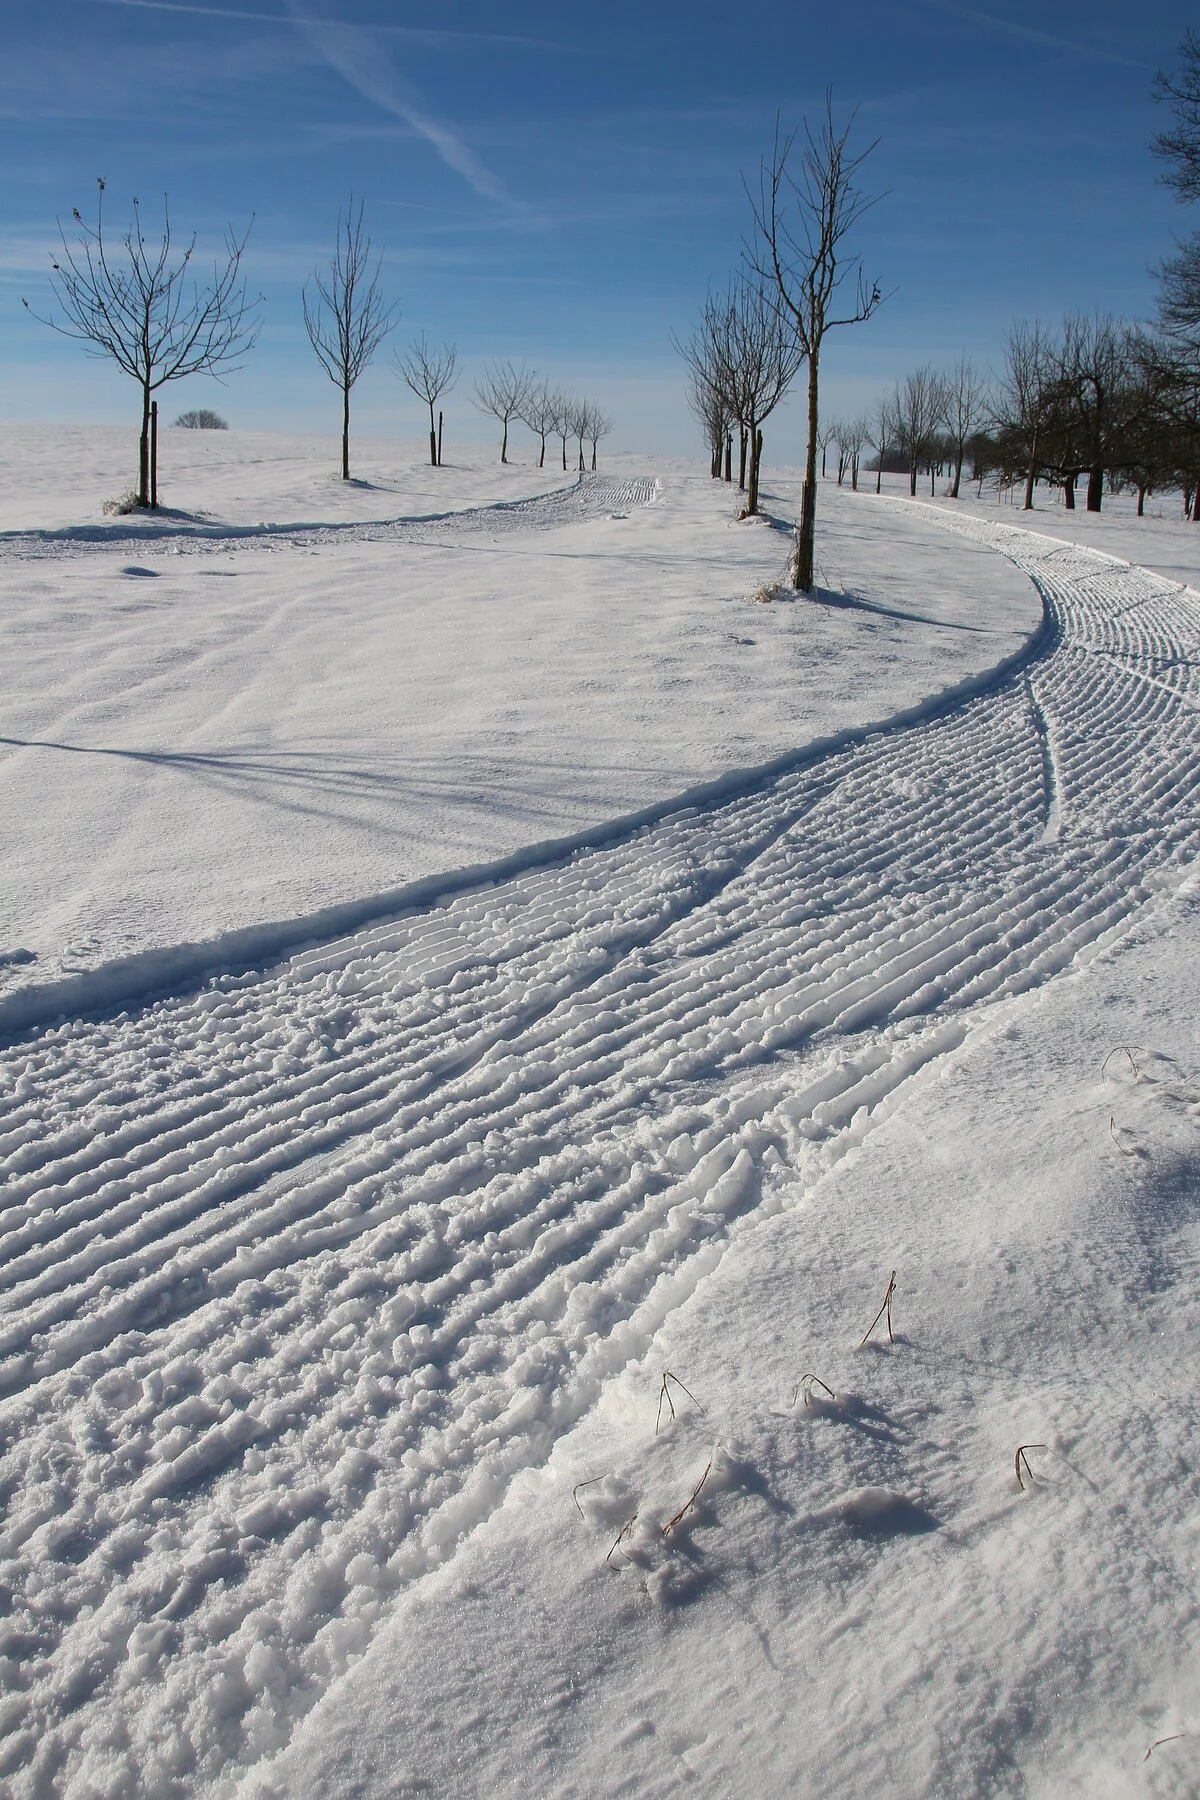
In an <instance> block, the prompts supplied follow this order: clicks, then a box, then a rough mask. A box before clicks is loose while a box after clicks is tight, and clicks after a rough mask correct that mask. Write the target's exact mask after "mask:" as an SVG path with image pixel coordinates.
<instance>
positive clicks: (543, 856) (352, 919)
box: [0, 582, 1062, 1045]
mask: <svg viewBox="0 0 1200 1800" xmlns="http://www.w3.org/2000/svg"><path fill="white" fill-rule="evenodd" d="M1034 586H1035V587H1037V589H1038V593H1039V595H1040V597H1041V600H1042V619H1041V623H1040V624H1039V625H1038V627H1037V629H1036V630H1035V631H1034V632H1032V633H1031V635H1030V636H1029V637H1028V638H1027V639H1026V641H1025V643H1024V644H1022V645H1021V646H1020V648H1019V649H1017V650H1015V651H1014V652H1012V654H1010V655H1009V656H1006V657H1004V658H1002V659H1001V661H1000V662H998V663H996V664H994V665H993V666H992V668H990V669H987V670H985V671H983V672H982V673H980V674H977V675H972V676H969V677H967V679H966V680H964V681H961V682H958V683H956V684H955V685H954V686H953V687H952V688H949V689H947V690H945V691H943V692H942V693H941V694H938V695H936V696H933V697H931V698H930V699H927V700H924V701H920V702H918V704H917V705H916V706H913V707H909V708H906V709H905V710H904V711H903V712H900V713H896V714H894V715H893V716H892V717H891V718H888V719H883V720H879V721H876V722H873V723H870V724H867V725H860V726H854V727H852V728H849V729H847V730H845V731H840V732H835V733H833V734H831V735H830V736H829V737H826V738H818V739H817V740H815V741H814V742H813V743H811V744H808V745H806V746H805V747H804V748H803V749H801V750H791V751H787V752H786V753H785V754H784V755H783V756H780V757H775V758H773V759H772V761H770V762H769V763H765V764H760V765H759V766H758V767H757V768H752V769H746V770H738V771H735V772H734V773H732V774H729V775H723V776H720V777H718V779H717V780H715V781H710V782H704V783H702V784H700V785H698V786H696V787H694V788H689V789H687V790H685V791H684V792H683V793H682V794H675V795H673V796H672V797H671V798H670V799H668V800H663V801H659V802H658V803H657V804H655V805H653V806H649V807H646V808H644V809H643V810H642V811H640V812H636V813H627V814H625V815H624V816H623V817H621V818H617V819H614V820H610V821H608V822H606V823H605V824H603V825H601V826H598V827H592V828H590V829H587V830H584V831H582V832H579V833H576V834H573V835H572V836H570V837H565V838H558V839H551V840H549V841H547V842H544V843H540V844H534V845H531V846H529V847H528V848H527V849H524V850H519V851H516V852H514V853H513V854H512V855H509V856H506V857H502V858H501V859H499V860H498V861H496V862H493V863H485V864H478V865H476V866H474V867H470V868H466V869H460V870H456V871H453V872H451V873H449V874H446V875H440V876H430V877H427V878H425V879H424V880H421V881H417V882H414V883H412V884H411V885H409V886H407V887H404V888H398V889H393V890H391V891H390V892H384V893H382V894H376V895H372V896H370V897H369V898H367V899H365V900H361V901H349V902H346V903H345V904H343V905H340V906H332V907H327V908H323V909H322V910H321V911H319V912H316V913H311V914H308V915H307V916H304V917H300V918H294V919H284V920H277V921H273V922H272V923H270V924H265V925H252V926H246V927H244V928H242V929H240V930H238V931H233V932H229V933H228V934H227V935H226V936H224V937H221V938H217V939H215V940H212V941H210V942H208V943H201V944H182V945H177V946H172V947H171V948H169V949H164V950H152V951H143V952H140V953H138V954H136V955H134V956H130V957H124V958H121V959H120V960H118V961H115V962H112V963H107V964H104V965H103V966H102V967H100V968H98V969H95V970H92V971H90V972H88V973H86V974H82V975H72V976H68V977H66V978H65V979H64V980H62V981H58V982H51V983H46V984H45V985H44V986H40V987H28V986H27V987H24V988H19V989H17V990H15V991H14V992H12V993H11V994H9V995H8V996H7V997H5V998H3V999H0V1045H3V1044H8V1043H12V1042H13V1041H14V1040H15V1039H17V1038H19V1037H20V1036H22V1035H23V1034H24V1033H26V1032H29V1031H34V1030H37V1029H38V1028H39V1027H40V1026H43V1025H45V1024H48V1023H50V1022H51V1021H53V1020H55V1019H59V1018H63V1017H72V1018H85V1017H91V1018H99V1017H104V1016H105V1015H106V1014H111V1013H113V1012H117V1011H123V1010H128V1009H130V1008H131V1007H139V1006H145V1005H148V1004H150V1003H151V1002H152V1001H154V1000H161V999H164V998H166V997H167V996H168V995H182V994H185V993H189V992H194V991H195V990H196V989H197V988H199V987H200V986H201V985H203V983H204V982H205V981H207V980H208V979H210V978H211V977H212V976H214V975H218V974H248V973H250V972H252V971H253V970H255V969H260V968H263V967H265V966H268V965H270V964H274V963H279V962H282V961H283V960H285V959H286V958H287V957H288V956H289V955H292V954H295V953H296V952H297V951H299V950H302V949H306V948H311V947H313V946H316V945H319V944H329V943H332V942H335V941H336V940H337V939H338V938H342V937H348V936H350V935H351V934H352V933H354V932H356V931H360V930H362V929H363V928H364V927H365V926H367V925H375V924H382V923H384V922H386V921H389V920H394V919H397V918H400V917H403V916H406V915H412V914H414V913H418V912H422V911H426V910H428V909H429V908H430V907H432V906H433V905H435V904H437V903H438V902H440V901H442V900H444V899H446V898H447V897H449V896H450V895H452V894H459V893H464V892H467V891H469V890H470V889H472V888H477V887H484V886H489V885H495V884H497V883H499V882H503V881H506V880H509V879H511V878H512V877H514V876H517V875H524V874H528V873H529V872H530V871H531V870H534V869H537V870H550V869H553V868H556V867H561V866H563V865H565V864H566V863H567V862H569V861H571V860H572V859H573V858H574V857H575V856H577V855H580V854H582V853H585V852H587V851H590V850H600V849H611V848H613V847H614V846H616V845H619V844H622V843H625V842H627V841H628V840H630V839H631V838H632V837H634V836H635V835H636V834H637V833H638V832H639V831H642V830H644V829H645V828H646V827H647V826H651V825H658V824H661V823H662V822H663V821H664V820H665V819H668V818H670V817H671V816H672V815H674V814H676V813H679V812H685V811H697V810H712V809H715V808H716V807H717V806H720V805H724V804H726V803H727V802H728V801H730V800H735V799H742V798H746V797H748V796H750V795H752V794H754V793H757V792H761V791H763V790H765V789H766V788H767V787H769V786H770V785H771V784H772V783H773V782H775V781H776V780H778V779H779V778H780V777H781V776H785V775H791V774H793V773H795V772H796V771H797V770H799V769H807V768H813V767H814V766H816V765H817V764H819V763H821V762H823V761H825V760H826V759H827V758H829V757H830V756H832V755H834V754H837V753H839V752H842V751H844V750H847V749H851V748H855V747H857V746H859V745H861V744H864V743H866V742H868V741H869V740H870V739H872V738H876V737H881V736H890V735H893V734H900V733H902V732H905V731H907V730H909V729H910V728H911V727H912V726H914V725H923V724H926V723H928V722H930V721H932V720H934V719H942V718H946V717H948V716H950V715H952V714H954V713H956V712H959V711H961V710H963V709H964V708H965V707H967V706H968V705H970V703H971V702H972V701H974V700H976V699H978V698H979V697H980V696H981V695H983V694H991V693H999V692H1002V691H1004V690H1005V689H1006V688H1007V687H1008V686H1009V685H1010V684H1011V683H1014V682H1016V681H1018V680H1022V679H1023V677H1024V671H1025V669H1026V668H1027V667H1028V666H1029V665H1030V664H1031V663H1033V662H1035V661H1037V660H1038V659H1039V658H1041V657H1043V656H1046V655H1049V654H1050V653H1051V652H1052V651H1053V650H1054V648H1055V646H1056V645H1057V644H1058V642H1059V641H1060V638H1061V635H1062V632H1061V626H1060V624H1059V621H1058V618H1057V615H1056V614H1055V612H1054V610H1053V609H1052V607H1051V606H1050V604H1049V603H1048V601H1047V599H1046V596H1045V594H1044V593H1043V592H1042V589H1041V588H1040V587H1039V586H1038V584H1037V583H1036V582H1035V583H1034ZM114 754H133V755H137V754H139V753H137V752H130V753H120V752H115V753H114ZM794 822H795V821H794V820H791V819H790V818H789V825H790V824H791V823H794ZM767 847H768V846H767V845H766V844H763V845H762V846H761V847H760V848H756V849H755V851H754V853H753V854H754V856H758V855H759V854H761V851H762V849H765V848H767ZM735 872H737V873H742V872H744V871H743V870H739V871H735ZM729 879H733V876H732V875H730V877H729ZM712 897H713V896H712V895H707V896H705V902H703V903H706V902H707V900H709V899H711V898H712Z"/></svg>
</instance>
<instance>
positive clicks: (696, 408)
mask: <svg viewBox="0 0 1200 1800" xmlns="http://www.w3.org/2000/svg"><path fill="white" fill-rule="evenodd" d="M671 342H672V344H673V345H674V346H675V349H676V350H677V351H678V353H679V355H680V356H682V358H683V360H684V362H685V363H686V364H687V367H688V373H689V377H690V380H689V384H688V406H689V408H690V409H691V412H692V415H693V417H694V418H695V419H696V420H697V421H698V423H699V425H700V428H701V430H702V431H703V433H704V441H705V443H706V444H707V446H708V451H709V467H710V471H711V474H712V478H713V480H714V481H719V480H720V478H721V460H722V455H723V453H724V452H725V449H726V445H727V442H728V438H729V433H730V429H731V427H732V425H733V423H734V416H733V406H732V403H731V400H730V397H729V381H728V376H727V371H726V369H725V362H724V354H723V349H724V331H723V325H722V320H721V315H720V309H719V307H718V306H717V305H716V304H714V302H713V299H712V296H711V295H710V296H709V298H708V300H707V301H706V302H705V305H704V309H703V311H702V313H701V315H700V319H699V322H698V323H697V324H696V325H695V326H694V327H693V328H692V331H691V333H690V335H689V336H688V337H686V338H677V337H676V336H675V334H674V332H672V334H671ZM743 443H744V438H743Z"/></svg>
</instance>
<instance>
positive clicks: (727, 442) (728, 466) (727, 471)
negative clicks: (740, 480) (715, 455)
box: [725, 432, 733, 482]
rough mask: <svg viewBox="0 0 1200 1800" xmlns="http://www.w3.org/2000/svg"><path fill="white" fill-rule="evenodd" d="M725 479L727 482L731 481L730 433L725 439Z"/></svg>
mask: <svg viewBox="0 0 1200 1800" xmlns="http://www.w3.org/2000/svg"><path fill="white" fill-rule="evenodd" d="M725 479H726V481H728V482H732V480H733V434H732V433H731V432H730V433H727V434H726V437H725Z"/></svg>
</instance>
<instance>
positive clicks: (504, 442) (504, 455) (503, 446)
mask: <svg viewBox="0 0 1200 1800" xmlns="http://www.w3.org/2000/svg"><path fill="white" fill-rule="evenodd" d="M500 461H501V462H502V463H506V462H507V461H508V420H507V419H505V421H504V436H503V437H502V438H501V439H500Z"/></svg>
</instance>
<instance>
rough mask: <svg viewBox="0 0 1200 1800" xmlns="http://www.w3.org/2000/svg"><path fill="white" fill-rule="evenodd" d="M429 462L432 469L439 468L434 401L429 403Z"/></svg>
mask: <svg viewBox="0 0 1200 1800" xmlns="http://www.w3.org/2000/svg"><path fill="white" fill-rule="evenodd" d="M428 404H429V462H430V466H431V467H432V468H435V469H436V468H437V466H438V452H437V429H436V427H435V425H434V423H433V401H432V400H430V401H429V403H428Z"/></svg>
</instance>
